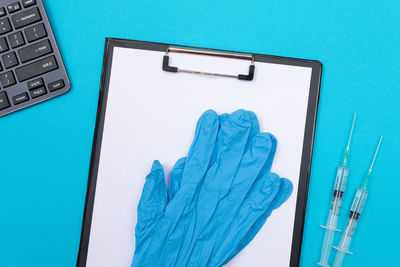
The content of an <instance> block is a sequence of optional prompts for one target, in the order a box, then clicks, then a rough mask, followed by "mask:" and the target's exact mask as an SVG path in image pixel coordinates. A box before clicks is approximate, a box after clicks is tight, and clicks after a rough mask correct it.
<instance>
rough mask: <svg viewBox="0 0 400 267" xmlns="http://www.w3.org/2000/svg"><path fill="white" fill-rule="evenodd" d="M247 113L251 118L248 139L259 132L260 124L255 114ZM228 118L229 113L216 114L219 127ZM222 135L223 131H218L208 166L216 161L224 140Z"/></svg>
mask: <svg viewBox="0 0 400 267" xmlns="http://www.w3.org/2000/svg"><path fill="white" fill-rule="evenodd" d="M248 113H249V117H250V120H251V129H250V134H249V139H250V138H252V137H254V136H255V135H256V134H259V133H260V125H259V123H258V119H257V116H256V115H255V114H254V113H253V112H251V111H248ZM228 118H229V115H228V114H226V113H224V114H222V115H219V116H218V119H219V125H220V129H221V127H222V126H223V125H224V124H225V123H227V121H228ZM223 136H224V135H223V132H221V131H219V133H218V137H217V143H216V145H215V149H214V152H213V155H212V156H211V161H210V166H212V165H213V164H214V163H215V162H216V161H217V156H218V154H219V152H220V151H221V148H222V146H223V141H224V138H223Z"/></svg>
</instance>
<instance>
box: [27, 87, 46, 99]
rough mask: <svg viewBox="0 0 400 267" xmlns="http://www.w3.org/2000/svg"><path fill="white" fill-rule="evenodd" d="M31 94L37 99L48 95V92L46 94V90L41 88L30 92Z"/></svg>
mask: <svg viewBox="0 0 400 267" xmlns="http://www.w3.org/2000/svg"><path fill="white" fill-rule="evenodd" d="M30 94H31V97H32V98H36V97H39V96H41V95H45V94H47V92H46V88H44V87H39V88H36V89H33V90H32V91H30Z"/></svg>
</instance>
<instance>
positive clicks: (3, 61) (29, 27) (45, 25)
mask: <svg viewBox="0 0 400 267" xmlns="http://www.w3.org/2000/svg"><path fill="white" fill-rule="evenodd" d="M70 88H71V84H70V81H69V78H68V75H67V72H66V70H65V67H64V63H63V61H62V58H61V55H60V52H59V50H58V47H57V43H56V40H55V39H54V35H53V31H52V29H51V27H50V23H49V20H48V18H47V15H46V11H45V9H44V7H43V3H42V0H22V1H16V0H1V1H0V117H1V116H4V115H7V114H9V113H12V112H14V111H17V110H20V109H23V108H26V107H28V106H32V105H34V104H37V103H39V102H42V101H44V100H48V99H51V98H53V97H56V96H58V95H61V94H64V93H66V92H68V91H69V89H70Z"/></svg>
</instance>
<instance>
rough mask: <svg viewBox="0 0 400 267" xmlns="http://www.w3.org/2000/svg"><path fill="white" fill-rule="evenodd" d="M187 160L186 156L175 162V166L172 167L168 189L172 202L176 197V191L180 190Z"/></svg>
mask: <svg viewBox="0 0 400 267" xmlns="http://www.w3.org/2000/svg"><path fill="white" fill-rule="evenodd" d="M185 162H186V157H184V158H181V159H179V160H178V161H177V162H176V163H175V166H174V167H173V168H172V171H171V177H170V182H169V189H168V191H169V194H168V197H169V200H168V202H170V201H171V200H172V199H173V198H174V196H175V195H176V193H177V192H178V191H179V188H180V187H181V182H182V175H183V169H184V168H185Z"/></svg>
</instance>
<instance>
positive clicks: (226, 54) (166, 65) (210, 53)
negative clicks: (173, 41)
mask: <svg viewBox="0 0 400 267" xmlns="http://www.w3.org/2000/svg"><path fill="white" fill-rule="evenodd" d="M169 52H176V53H189V54H197V55H207V56H218V57H227V58H239V59H248V60H251V64H250V66H249V73H248V74H225V73H215V72H207V71H196V70H187V69H181V68H178V67H173V66H170V65H169V54H168V53H169ZM162 69H163V70H164V71H167V72H184V73H192V74H200V75H210V76H218V77H228V78H236V79H239V80H244V81H252V80H253V79H254V71H255V66H254V56H253V55H249V54H240V53H230V52H221V51H214V50H201V49H193V48H183V47H168V49H167V51H166V52H165V55H164V58H163V65H162Z"/></svg>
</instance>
